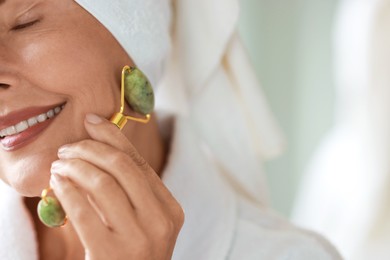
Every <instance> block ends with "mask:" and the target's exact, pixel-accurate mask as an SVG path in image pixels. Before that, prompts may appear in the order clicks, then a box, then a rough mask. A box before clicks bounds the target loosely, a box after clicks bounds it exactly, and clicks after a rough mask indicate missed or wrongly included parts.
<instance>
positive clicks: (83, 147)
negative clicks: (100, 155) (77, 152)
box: [75, 139, 93, 150]
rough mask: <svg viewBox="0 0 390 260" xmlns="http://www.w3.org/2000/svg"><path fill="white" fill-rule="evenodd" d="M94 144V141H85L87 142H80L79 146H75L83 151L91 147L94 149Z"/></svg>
mask: <svg viewBox="0 0 390 260" xmlns="http://www.w3.org/2000/svg"><path fill="white" fill-rule="evenodd" d="M92 143H93V141H92V140H89V139H85V140H81V141H79V142H78V143H77V144H75V146H76V147H77V148H79V149H81V150H87V149H89V148H90V147H92Z"/></svg>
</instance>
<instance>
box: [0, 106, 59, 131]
mask: <svg viewBox="0 0 390 260" xmlns="http://www.w3.org/2000/svg"><path fill="white" fill-rule="evenodd" d="M63 104H64V103H59V104H56V105H50V106H42V107H28V108H23V109H20V110H16V111H12V112H11V113H9V114H7V115H5V116H0V130H2V129H5V128H8V127H10V126H13V125H16V124H17V123H19V122H21V121H24V120H27V119H29V118H31V117H34V116H38V115H40V114H42V113H45V112H47V111H49V110H50V109H53V108H56V107H58V106H61V105H63Z"/></svg>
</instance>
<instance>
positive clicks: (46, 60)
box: [23, 35, 120, 117]
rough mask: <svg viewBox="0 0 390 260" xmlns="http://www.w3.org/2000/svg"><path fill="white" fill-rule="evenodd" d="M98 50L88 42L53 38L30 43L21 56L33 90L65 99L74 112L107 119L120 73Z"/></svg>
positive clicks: (114, 104)
mask: <svg viewBox="0 0 390 260" xmlns="http://www.w3.org/2000/svg"><path fill="white" fill-rule="evenodd" d="M99 48H100V47H99V46H98V45H96V44H95V43H94V41H91V40H89V39H85V38H79V37H76V36H74V35H69V36H63V35H62V37H59V36H55V35H54V36H51V37H48V38H47V39H46V40H42V41H40V42H39V43H36V44H34V43H31V44H30V45H29V46H28V47H26V49H25V50H24V52H23V56H24V60H25V64H26V67H28V70H29V71H30V72H29V75H30V78H31V81H34V82H35V83H36V85H37V86H40V87H41V88H44V90H45V91H48V92H51V93H56V94H59V95H63V96H64V97H66V99H67V101H68V102H69V103H72V104H73V105H74V106H75V107H74V109H75V110H77V111H75V112H78V113H80V114H85V113H88V112H95V113H99V114H100V115H103V116H106V117H107V116H109V115H110V114H112V113H113V111H114V110H116V109H114V108H116V107H117V106H118V103H119V101H118V100H117V99H118V96H119V84H120V71H114V68H113V67H114V66H113V65H112V64H111V63H110V57H106V54H105V52H104V51H103V50H101V49H99Z"/></svg>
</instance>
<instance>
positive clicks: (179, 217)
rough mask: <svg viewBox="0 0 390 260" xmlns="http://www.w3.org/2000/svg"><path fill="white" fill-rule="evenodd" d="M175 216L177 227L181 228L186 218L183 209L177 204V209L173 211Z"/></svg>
mask: <svg viewBox="0 0 390 260" xmlns="http://www.w3.org/2000/svg"><path fill="white" fill-rule="evenodd" d="M175 215H176V219H177V222H178V225H179V226H180V227H182V226H183V224H184V221H185V217H186V216H185V213H184V210H183V208H182V207H181V206H180V205H179V204H178V205H177V209H176V211H175Z"/></svg>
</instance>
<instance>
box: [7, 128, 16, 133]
mask: <svg viewBox="0 0 390 260" xmlns="http://www.w3.org/2000/svg"><path fill="white" fill-rule="evenodd" d="M14 134H16V128H15V126H10V127H8V128H7V135H14Z"/></svg>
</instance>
